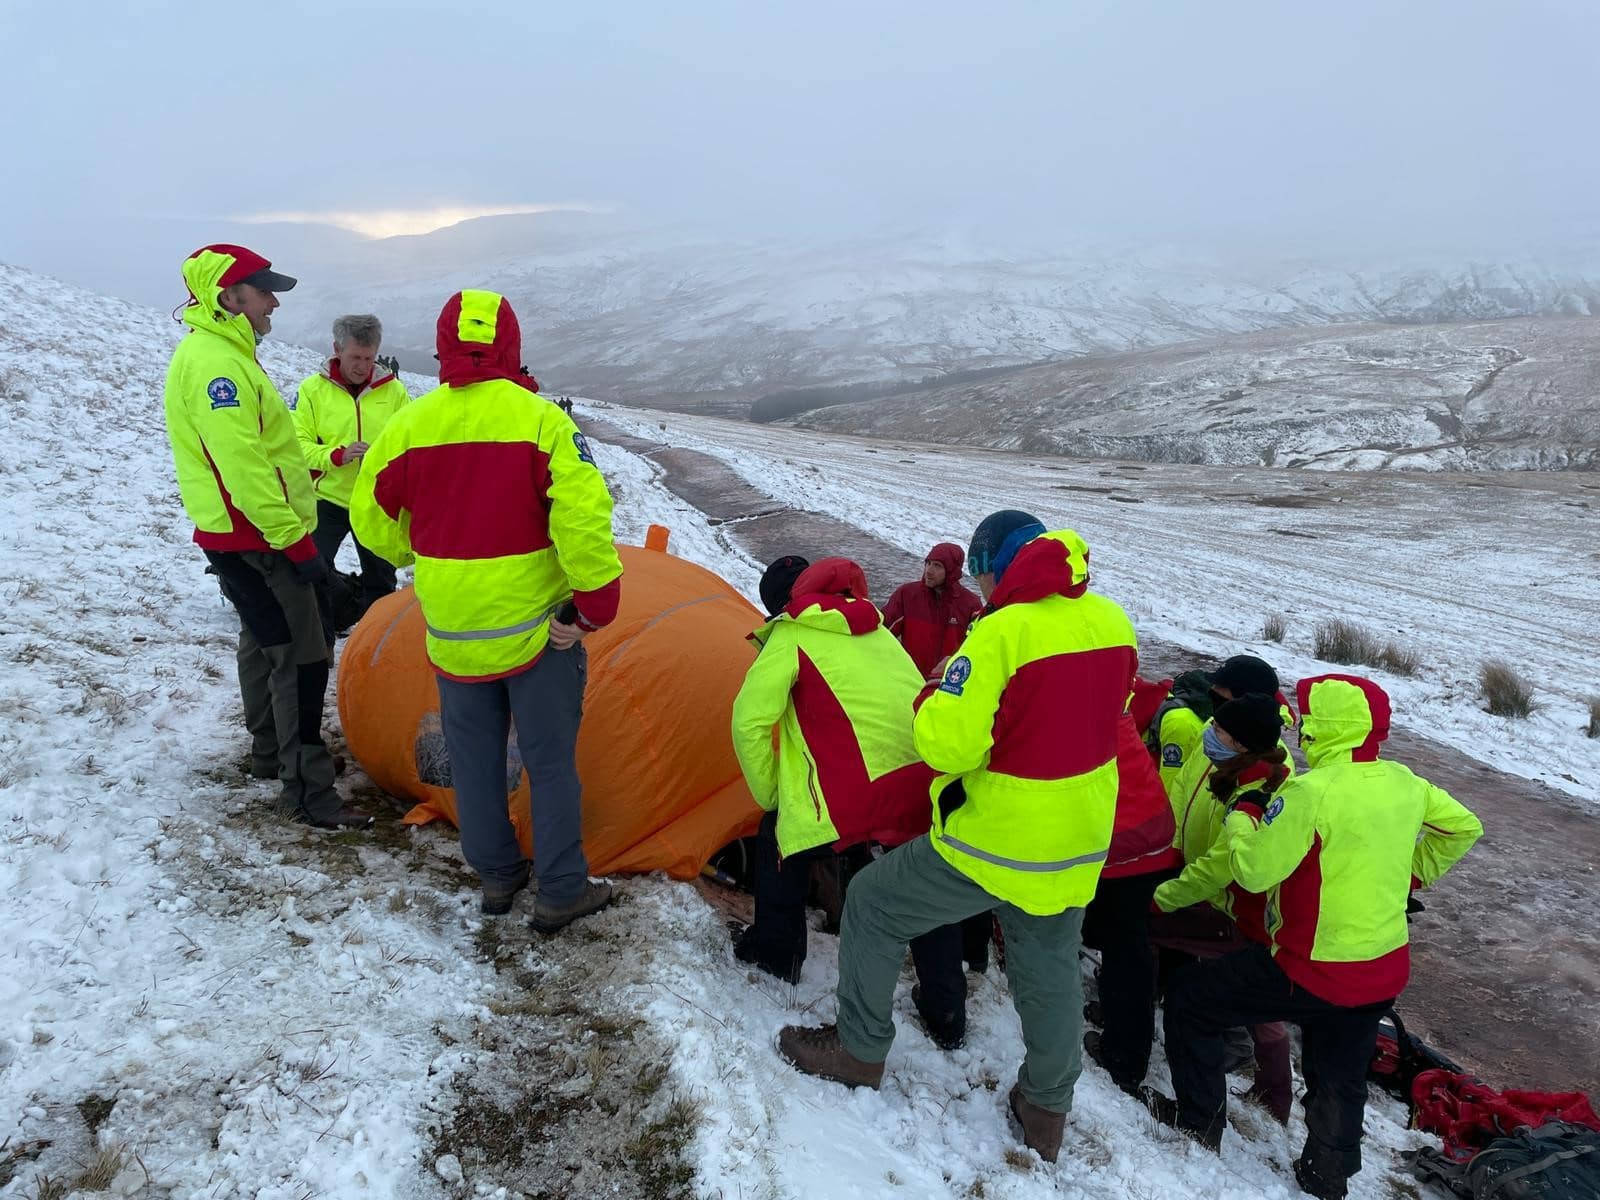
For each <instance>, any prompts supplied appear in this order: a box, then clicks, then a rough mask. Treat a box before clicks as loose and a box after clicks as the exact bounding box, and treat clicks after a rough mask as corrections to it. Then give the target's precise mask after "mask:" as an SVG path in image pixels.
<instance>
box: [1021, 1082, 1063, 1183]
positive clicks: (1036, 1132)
mask: <svg viewBox="0 0 1600 1200" xmlns="http://www.w3.org/2000/svg"><path fill="white" fill-rule="evenodd" d="M1009 1103H1010V1106H1011V1115H1012V1116H1013V1117H1015V1118H1016V1119H1017V1124H1018V1125H1019V1126H1021V1128H1022V1144H1023V1145H1024V1146H1026V1147H1027V1148H1028V1149H1029V1150H1032V1151H1033V1152H1034V1153H1035V1154H1037V1155H1038V1156H1039V1157H1040V1158H1042V1159H1044V1160H1045V1162H1049V1163H1053V1162H1055V1161H1056V1159H1057V1158H1058V1157H1059V1156H1060V1154H1061V1137H1062V1134H1063V1133H1064V1132H1065V1131H1066V1128H1067V1114H1066V1113H1058V1112H1051V1111H1050V1110H1049V1109H1048V1108H1040V1107H1039V1106H1038V1105H1037V1104H1035V1103H1034V1102H1033V1101H1032V1100H1029V1099H1028V1098H1027V1097H1026V1096H1024V1095H1023V1094H1022V1085H1021V1084H1019V1083H1013V1084H1012V1085H1011V1096H1010V1099H1009Z"/></svg>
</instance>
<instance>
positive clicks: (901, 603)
mask: <svg viewBox="0 0 1600 1200" xmlns="http://www.w3.org/2000/svg"><path fill="white" fill-rule="evenodd" d="M965 562H966V555H965V554H963V553H962V551H961V547H960V546H958V545H956V544H955V543H954V542H940V543H939V544H938V545H937V546H935V547H934V548H933V549H932V550H929V551H928V557H927V559H926V561H924V562H923V564H922V578H921V579H913V580H912V581H911V582H910V583H903V584H901V585H900V586H899V587H898V588H896V589H895V592H894V595H892V596H890V597H889V603H888V604H886V605H884V607H883V620H884V624H886V625H887V626H888V627H889V632H890V633H892V634H894V636H895V637H897V638H898V639H900V644H901V645H902V646H904V647H905V648H906V653H907V654H909V655H910V656H911V661H912V662H914V663H916V664H917V670H918V671H921V672H922V677H923V678H924V679H938V678H939V677H940V676H941V675H943V673H944V664H945V660H946V659H948V658H949V657H950V656H951V655H952V654H954V653H955V650H956V647H957V646H959V645H961V641H962V639H963V638H965V637H966V636H967V627H968V626H970V625H971V624H972V622H973V619H974V618H975V617H977V615H978V613H979V611H980V610H981V609H982V608H983V601H982V600H980V599H978V597H977V596H975V595H973V594H972V593H971V592H970V591H968V590H967V588H965V587H964V586H963V585H962V583H961V568H962V566H963V565H964V564H965Z"/></svg>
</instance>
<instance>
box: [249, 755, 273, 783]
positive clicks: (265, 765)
mask: <svg viewBox="0 0 1600 1200" xmlns="http://www.w3.org/2000/svg"><path fill="white" fill-rule="evenodd" d="M249 775H250V778H251V779H276V778H277V777H278V759H277V756H276V755H274V756H273V757H271V758H257V757H256V756H255V755H253V754H252V755H251V756H250V769H249Z"/></svg>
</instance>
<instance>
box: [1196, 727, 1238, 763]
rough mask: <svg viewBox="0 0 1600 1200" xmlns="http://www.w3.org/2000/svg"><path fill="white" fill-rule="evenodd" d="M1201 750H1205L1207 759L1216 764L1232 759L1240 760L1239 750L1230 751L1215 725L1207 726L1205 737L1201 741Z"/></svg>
mask: <svg viewBox="0 0 1600 1200" xmlns="http://www.w3.org/2000/svg"><path fill="white" fill-rule="evenodd" d="M1200 744H1201V748H1202V749H1204V750H1205V752H1206V757H1207V758H1209V759H1210V760H1211V761H1212V762H1214V763H1225V762H1227V761H1228V760H1229V759H1230V758H1238V757H1239V752H1238V751H1237V750H1230V749H1229V748H1228V747H1227V746H1224V745H1223V744H1222V738H1221V736H1220V735H1219V734H1218V733H1217V727H1216V726H1215V725H1207V726H1206V731H1205V735H1204V736H1203V737H1202V738H1201V739H1200Z"/></svg>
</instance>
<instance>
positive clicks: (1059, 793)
mask: <svg viewBox="0 0 1600 1200" xmlns="http://www.w3.org/2000/svg"><path fill="white" fill-rule="evenodd" d="M1088 557H1089V549H1088V547H1087V546H1086V545H1085V544H1084V542H1083V539H1082V538H1080V537H1079V536H1078V535H1077V534H1076V533H1074V532H1073V531H1071V530H1062V531H1060V532H1056V533H1045V534H1040V535H1039V536H1038V537H1036V538H1035V539H1034V540H1033V541H1031V542H1029V543H1027V544H1026V545H1024V546H1023V547H1022V549H1021V550H1019V551H1018V552H1017V556H1016V557H1015V558H1014V559H1013V560H1012V561H1011V563H1010V565H1009V566H1008V567H1007V568H1006V569H1005V572H1004V573H1003V575H1002V577H1001V579H1000V581H999V582H998V584H997V585H996V587H995V590H994V592H993V594H992V595H991V597H990V600H991V605H992V609H993V611H991V612H989V613H987V614H986V615H984V616H982V617H980V618H979V619H978V622H977V624H975V625H974V626H973V627H972V632H971V633H969V634H968V635H967V638H966V640H965V641H964V642H962V644H961V646H960V648H959V649H958V650H957V652H956V656H955V657H954V658H952V659H951V660H950V665H949V667H948V668H947V669H946V671H945V675H944V680H943V681H942V682H941V683H940V684H939V685H938V687H937V688H936V689H934V690H933V691H932V692H931V694H930V695H929V696H928V699H927V700H926V702H925V703H924V704H923V705H922V707H921V708H920V709H919V710H918V711H917V720H916V726H915V732H916V740H917V749H918V750H919V751H920V752H921V754H922V757H923V760H924V761H925V762H927V763H928V765H929V766H931V767H933V768H934V769H935V770H937V771H939V772H941V774H940V777H939V778H938V779H936V780H935V781H934V788H933V797H934V821H933V831H932V842H933V847H934V849H935V850H937V851H938V853H939V854H940V855H941V856H943V858H944V859H945V861H946V862H948V863H949V864H950V865H951V866H952V867H954V868H955V869H956V870H958V871H960V872H961V873H962V874H964V875H966V876H967V877H968V878H970V879H971V880H972V881H973V882H974V883H976V884H978V885H979V886H980V887H982V888H983V889H984V890H985V891H987V892H988V893H989V894H990V895H992V896H994V897H995V898H996V899H998V900H1002V901H1005V902H1007V903H1010V904H1015V905H1016V906H1017V907H1018V908H1020V909H1022V910H1023V911H1024V912H1028V913H1033V914H1035V915H1040V916H1045V915H1051V914H1054V913H1059V912H1063V911H1065V910H1066V909H1068V908H1077V907H1081V906H1083V905H1085V904H1087V903H1088V902H1089V900H1090V898H1092V897H1093V895H1094V891H1095V884H1096V882H1097V881H1098V879H1099V876H1100V868H1101V865H1102V864H1103V863H1104V862H1105V861H1106V854H1107V851H1108V849H1109V847H1110V845H1111V830H1112V825H1113V821H1114V817H1115V812H1116V806H1117V726H1118V722H1120V721H1121V719H1122V716H1123V713H1124V712H1125V711H1126V709H1127V704H1128V696H1129V692H1130V689H1131V688H1132V685H1133V677H1134V671H1135V669H1136V667H1137V660H1138V653H1137V650H1136V642H1135V638H1134V632H1133V625H1132V624H1131V623H1130V622H1129V620H1128V617H1127V614H1126V613H1124V612H1123V611H1122V609H1121V608H1119V607H1118V606H1117V605H1116V604H1115V603H1113V602H1112V601H1110V600H1108V599H1106V598H1105V597H1103V596H1098V595H1095V594H1093V593H1091V592H1089V590H1088V585H1089V566H1088ZM956 782H959V783H960V784H961V788H960V789H959V794H960V795H961V796H962V797H964V798H962V799H961V800H960V802H959V803H958V804H957V805H956V806H955V807H954V808H953V809H952V810H951V811H949V812H948V813H946V812H943V811H941V808H942V807H947V805H941V800H942V799H943V793H944V790H945V788H946V787H947V786H948V785H950V784H953V783H956Z"/></svg>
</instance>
